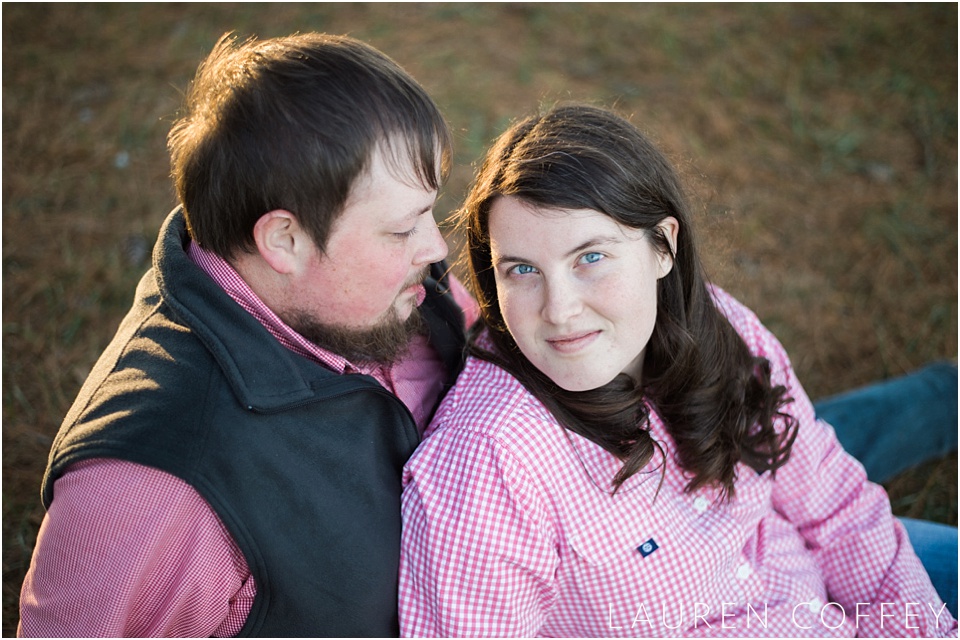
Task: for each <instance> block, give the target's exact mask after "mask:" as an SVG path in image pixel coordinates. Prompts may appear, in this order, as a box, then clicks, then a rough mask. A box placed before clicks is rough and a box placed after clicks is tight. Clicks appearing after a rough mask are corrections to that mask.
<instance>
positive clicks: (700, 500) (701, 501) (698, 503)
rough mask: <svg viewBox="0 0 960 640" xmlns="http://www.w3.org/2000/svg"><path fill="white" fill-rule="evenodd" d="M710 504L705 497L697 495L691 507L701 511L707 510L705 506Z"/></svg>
mask: <svg viewBox="0 0 960 640" xmlns="http://www.w3.org/2000/svg"><path fill="white" fill-rule="evenodd" d="M709 506H710V503H709V502H707V499H706V498H704V497H703V496H697V499H696V500H694V501H693V508H694V509H696V510H697V511H699V512H700V513H703V512H704V511H706V510H707V507H709Z"/></svg>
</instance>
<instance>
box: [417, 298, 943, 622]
mask: <svg viewBox="0 0 960 640" xmlns="http://www.w3.org/2000/svg"><path fill="white" fill-rule="evenodd" d="M714 295H715V299H716V302H717V304H718V306H719V307H720V308H721V309H722V310H723V312H724V313H725V315H726V316H727V317H728V318H729V319H730V321H731V323H732V324H733V326H734V327H735V328H736V329H737V331H738V332H739V333H740V335H741V336H742V337H743V339H744V340H745V341H746V343H747V345H749V347H750V350H751V351H752V352H753V353H755V354H757V355H760V356H763V357H766V358H768V359H769V360H770V363H771V365H772V368H773V381H774V383H775V384H784V385H786V386H787V388H788V394H789V395H790V396H792V397H793V398H794V402H793V404H791V405H789V409H788V410H789V411H790V412H791V413H792V414H793V415H794V416H795V417H796V418H797V420H799V424H800V426H799V435H798V437H797V439H796V443H795V444H794V446H793V453H792V455H791V458H790V461H789V462H788V463H787V464H786V465H785V466H784V467H783V468H781V469H780V470H779V471H778V472H777V474H776V477H775V478H772V477H771V474H770V473H769V472H767V473H764V474H760V475H758V474H757V473H756V472H755V471H754V470H753V469H750V468H749V467H747V466H745V465H743V464H741V465H740V466H739V468H738V480H737V483H736V497H735V499H734V500H733V502H732V503H727V504H722V503H721V502H719V501H718V499H717V497H718V493H717V491H716V490H715V489H702V490H698V491H695V492H693V493H687V492H685V491H684V487H685V486H686V484H687V481H688V478H687V477H686V476H685V474H684V472H683V470H682V469H681V468H680V467H679V466H678V465H677V464H676V463H675V462H674V454H675V450H676V448H675V445H674V443H673V440H672V439H671V437H670V435H669V434H668V433H667V431H666V429H665V428H664V425H663V423H662V422H661V420H660V418H659V417H658V416H657V414H656V413H655V412H651V419H650V430H651V433H652V435H653V436H654V438H656V439H657V440H658V441H660V443H661V444H662V445H663V447H664V450H665V452H666V461H664V458H663V457H659V458H655V459H654V460H653V461H652V462H651V463H650V465H648V466H647V467H646V468H645V469H643V470H642V471H641V472H640V473H638V474H636V475H635V476H632V477H631V478H629V479H628V480H627V481H626V482H625V483H624V484H623V486H622V487H621V488H620V490H619V491H618V492H617V493H616V494H615V495H614V494H612V493H611V489H610V480H611V479H612V478H613V476H614V475H615V474H616V472H617V470H618V469H619V467H620V462H619V461H618V460H617V459H616V458H615V457H614V456H613V455H611V454H610V453H608V452H607V451H605V450H604V449H602V448H601V447H599V446H598V445H596V444H594V443H593V442H591V441H589V440H587V439H585V438H583V437H580V436H578V435H576V434H573V433H571V432H569V431H567V430H565V429H564V428H563V427H561V426H560V425H559V424H558V423H557V421H556V420H555V419H554V418H553V417H552V416H551V414H550V413H549V412H548V411H547V410H546V408H545V407H544V406H543V405H542V404H541V403H540V402H539V401H538V400H536V399H535V398H534V397H533V396H532V395H531V394H530V393H529V392H528V391H527V390H526V389H525V388H524V387H523V386H522V385H521V384H520V383H519V382H518V381H517V380H516V379H515V378H513V377H512V376H510V375H509V374H507V373H506V372H504V371H503V370H502V369H499V368H498V367H496V366H495V365H492V364H490V363H488V362H484V361H481V360H477V359H474V358H471V359H470V360H469V361H468V362H467V365H466V369H465V370H464V371H463V373H462V374H461V376H460V378H459V380H458V382H457V385H456V386H455V388H454V389H453V391H451V392H450V393H449V394H448V395H447V397H446V399H445V400H444V401H443V403H442V404H441V407H440V409H439V410H438V412H437V415H436V416H435V418H434V420H433V422H432V423H431V426H430V427H429V428H428V430H427V437H426V440H425V442H424V443H423V444H422V445H421V447H420V448H419V449H418V451H417V452H416V454H415V455H414V456H413V457H412V458H411V459H410V461H409V462H408V463H407V466H406V469H405V473H404V483H405V488H404V493H403V518H404V523H403V541H402V553H401V576H400V624H401V633H402V634H403V635H405V636H471V637H476V636H508V637H516V636H576V637H597V636H687V635H694V636H697V635H701V636H781V637H797V636H852V635H858V634H859V635H866V636H871V635H873V636H879V635H882V636H909V635H914V636H937V635H952V636H954V637H956V635H957V624H956V621H955V620H954V619H953V618H952V617H951V615H950V613H949V612H948V611H947V610H946V607H945V606H944V605H943V602H942V601H941V600H940V598H939V597H938V596H937V594H936V592H935V591H934V589H933V587H932V585H931V584H930V580H929V578H928V577H927V575H926V573H925V571H924V569H923V567H922V565H921V564H920V562H919V560H918V559H917V557H916V555H915V554H914V552H913V549H912V547H911V546H910V542H909V540H908V539H907V537H906V534H905V532H904V529H903V527H902V525H901V524H900V523H899V522H897V521H896V520H895V519H894V518H893V517H892V515H891V512H890V505H889V502H888V499H887V496H886V494H885V493H884V491H883V489H882V488H881V487H879V486H877V485H874V484H871V483H869V482H868V481H867V479H866V474H865V473H864V470H863V468H862V466H861V465H860V464H859V463H858V462H857V461H855V460H854V459H853V458H851V457H850V456H849V455H848V454H846V453H845V452H844V451H843V450H842V448H841V447H840V445H839V444H838V442H837V440H836V438H835V437H834V434H833V430H832V428H831V427H830V426H829V425H827V424H825V423H823V422H820V421H818V420H817V419H816V417H815V416H814V411H813V407H812V405H811V403H810V401H809V400H808V398H807V396H806V394H805V393H804V391H803V388H802V387H801V386H800V383H799V382H798V381H797V379H796V377H795V375H794V372H793V369H792V368H791V365H790V362H789V360H788V359H787V356H786V354H785V353H784V350H783V348H782V347H781V345H780V344H779V343H778V341H777V340H776V338H774V336H773V335H772V334H770V332H769V331H767V330H766V329H765V328H764V327H763V326H762V325H761V324H760V322H759V320H758V319H757V318H756V316H755V315H754V314H753V313H752V312H750V311H749V310H748V309H746V308H745V307H743V306H742V305H740V304H739V303H738V302H736V301H735V300H734V299H733V298H731V297H730V296H729V295H727V294H726V293H724V292H723V291H720V290H718V289H717V290H715V291H714ZM664 463H665V469H666V471H665V475H664V476H663V484H662V486H659V482H660V477H661V475H660V469H661V465H664ZM658 486H659V493H658Z"/></svg>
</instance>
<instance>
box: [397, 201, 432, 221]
mask: <svg viewBox="0 0 960 640" xmlns="http://www.w3.org/2000/svg"><path fill="white" fill-rule="evenodd" d="M434 206H435V203H433V202H431V203H430V204H427V205H424V206H422V207H420V208H415V209H413V210H412V211H411V212H410V213H408V214H407V215H405V216H403V219H404V220H413V219H414V218H419V217H420V216H422V215H423V214H425V213H428V212H430V211H432V210H433V207H434Z"/></svg>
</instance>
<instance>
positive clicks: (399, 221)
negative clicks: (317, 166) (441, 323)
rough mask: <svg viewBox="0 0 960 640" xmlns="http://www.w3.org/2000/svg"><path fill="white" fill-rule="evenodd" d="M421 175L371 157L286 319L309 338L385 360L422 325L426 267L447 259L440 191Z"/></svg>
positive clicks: (378, 155)
mask: <svg viewBox="0 0 960 640" xmlns="http://www.w3.org/2000/svg"><path fill="white" fill-rule="evenodd" d="M395 174H396V175H395ZM415 175H416V174H415V172H414V171H413V168H412V167H405V168H404V167H401V168H400V170H396V169H394V168H393V167H391V166H388V164H387V162H386V161H385V159H384V157H383V154H382V152H381V151H376V152H375V153H374V154H373V157H372V158H371V162H370V167H369V170H368V171H367V172H366V173H365V174H364V175H362V176H360V177H359V178H358V179H357V182H356V183H355V184H354V187H353V190H352V192H351V194H350V197H349V198H348V199H347V205H346V207H345V208H344V210H343V212H342V213H341V215H340V217H339V218H338V219H337V221H336V222H335V223H334V226H333V231H332V233H331V235H330V238H329V239H328V241H327V247H326V252H324V253H321V252H320V251H319V249H318V250H317V251H316V254H315V255H314V256H313V257H312V259H311V261H310V263H309V264H308V266H307V269H306V270H305V272H304V274H303V275H302V277H301V279H300V282H299V291H298V296H297V300H296V301H295V302H294V303H293V304H291V305H290V306H289V307H288V309H287V311H286V313H284V314H282V317H283V319H284V320H285V321H286V322H287V323H288V324H289V325H290V326H291V327H293V328H294V329H295V330H297V331H298V332H299V333H301V334H302V335H303V336H304V337H305V338H307V339H308V340H311V341H313V342H315V343H317V344H319V345H320V346H322V347H325V348H327V349H330V350H331V351H334V352H335V353H338V354H339V355H342V356H344V357H346V358H347V359H351V360H365V361H371V360H372V361H386V360H391V359H393V358H395V357H396V356H397V355H399V353H400V352H402V348H403V347H404V346H405V345H406V343H407V341H408V340H409V335H410V333H411V332H412V331H415V330H416V327H417V317H416V315H417V314H415V311H416V309H417V306H418V305H419V304H420V302H422V301H423V296H424V289H423V285H422V284H421V283H422V282H423V279H424V277H425V276H426V274H427V269H428V267H429V265H430V264H432V263H434V262H438V261H440V260H442V259H444V258H445V257H446V256H447V244H446V241H445V240H444V239H443V236H442V235H441V234H440V230H439V229H438V228H437V223H436V221H435V220H434V218H433V206H434V203H435V202H436V198H437V193H436V191H433V190H429V188H427V187H424V186H423V185H421V184H419V182H418V181H417V180H416V178H415V177H414V176H415ZM398 176H399V177H398ZM407 176H410V177H409V178H407Z"/></svg>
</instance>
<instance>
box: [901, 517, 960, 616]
mask: <svg viewBox="0 0 960 640" xmlns="http://www.w3.org/2000/svg"><path fill="white" fill-rule="evenodd" d="M900 522H902V523H903V526H904V527H906V529H907V535H908V536H910V544H912V545H913V550H914V551H915V552H916V554H917V557H918V558H920V562H922V563H923V567H924V568H925V569H926V570H927V575H929V576H930V582H932V583H933V586H934V588H935V589H936V590H937V593H938V594H940V598H942V599H943V601H944V602H946V603H947V609H949V610H950V613H952V614H953V617H954V618H956V617H957V529H956V527H950V526H947V525H945V524H940V523H938V522H926V521H924V520H913V519H911V518H900Z"/></svg>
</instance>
